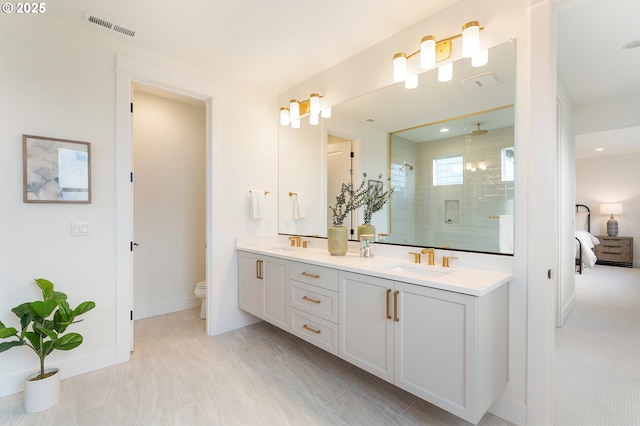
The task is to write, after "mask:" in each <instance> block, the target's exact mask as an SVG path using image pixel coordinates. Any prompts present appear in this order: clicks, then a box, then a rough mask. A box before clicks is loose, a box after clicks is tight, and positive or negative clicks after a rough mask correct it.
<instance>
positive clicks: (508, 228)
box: [498, 214, 513, 253]
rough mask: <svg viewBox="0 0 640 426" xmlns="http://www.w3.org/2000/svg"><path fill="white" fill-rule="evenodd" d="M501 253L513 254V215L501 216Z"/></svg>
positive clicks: (499, 243)
mask: <svg viewBox="0 0 640 426" xmlns="http://www.w3.org/2000/svg"><path fill="white" fill-rule="evenodd" d="M499 220H500V231H499V240H498V241H499V242H498V245H499V251H500V253H513V215H512V214H502V215H500V219H499Z"/></svg>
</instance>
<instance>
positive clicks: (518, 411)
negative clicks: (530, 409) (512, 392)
mask: <svg viewBox="0 0 640 426" xmlns="http://www.w3.org/2000/svg"><path fill="white" fill-rule="evenodd" d="M489 412H490V413H491V414H493V415H495V416H498V417H500V418H502V419H505V420H507V421H509V422H511V423H514V424H517V425H524V424H526V423H527V406H526V404H525V403H524V402H522V401H517V400H515V399H513V398H510V397H508V396H507V397H499V398H498V399H497V400H496V401H495V402H494V403H493V405H491V407H490V408H489Z"/></svg>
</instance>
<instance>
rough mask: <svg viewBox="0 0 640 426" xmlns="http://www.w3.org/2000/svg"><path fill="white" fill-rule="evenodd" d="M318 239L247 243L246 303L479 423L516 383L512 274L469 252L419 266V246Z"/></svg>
mask: <svg viewBox="0 0 640 426" xmlns="http://www.w3.org/2000/svg"><path fill="white" fill-rule="evenodd" d="M318 241H320V242H318ZM318 241H314V242H313V243H312V245H313V247H310V248H299V247H291V246H289V245H288V243H286V242H282V240H279V241H278V242H276V243H274V244H269V243H265V242H255V241H253V242H248V243H241V242H240V241H239V242H238V247H237V248H238V259H239V260H238V262H239V270H238V278H239V307H240V308H241V309H243V310H244V311H246V312H249V313H251V314H253V315H255V316H256V317H258V318H261V319H263V320H265V321H268V322H269V323H271V324H273V325H275V326H277V327H280V328H282V329H283V330H286V331H288V332H290V333H292V334H294V335H296V336H298V337H300V338H301V339H304V340H306V341H307V342H309V343H311V344H314V345H316V346H318V347H319V348H322V349H324V350H326V351H328V352H330V353H332V354H334V355H336V356H338V357H340V358H342V359H344V360H345V361H347V362H349V363H351V364H353V365H355V366H357V367H359V368H361V369H363V370H365V371H367V372H369V373H371V374H374V375H376V376H378V377H380V378H382V379H384V380H386V381H388V382H390V383H393V384H394V385H396V386H398V387H400V388H402V389H404V390H406V391H408V392H410V393H412V394H414V395H416V396H418V397H420V398H422V399H424V400H426V401H428V402H430V403H432V404H434V405H436V406H438V407H440V408H442V409H444V410H447V411H449V412H451V413H453V414H455V415H456V416H458V417H461V418H463V419H464V420H467V421H469V422H471V423H474V424H477V423H478V422H479V421H480V419H481V418H482V417H483V416H484V414H485V413H486V411H487V410H488V409H489V407H490V406H491V404H492V403H493V402H494V400H495V399H496V398H497V397H498V395H499V394H500V393H501V392H502V390H503V389H504V386H505V384H506V383H507V357H508V354H507V351H508V349H507V336H508V285H507V284H508V282H509V281H510V280H511V277H512V275H511V273H510V272H508V271H505V268H494V269H495V270H490V269H487V267H486V262H483V261H482V259H481V260H480V262H478V261H477V260H476V262H475V265H476V266H478V264H479V263H480V264H483V266H482V267H478V268H476V267H465V263H469V264H471V266H474V261H470V262H466V259H465V258H464V255H465V254H466V253H461V252H460V254H458V255H457V256H459V257H460V258H459V259H457V258H452V260H450V266H449V267H443V266H440V263H441V262H442V260H441V259H442V257H443V256H444V255H445V254H446V255H451V252H448V251H440V250H436V255H435V258H436V261H437V264H436V265H429V264H427V263H415V260H419V256H415V255H411V254H409V252H415V251H416V250H411V248H410V247H398V246H395V248H393V246H389V248H383V250H382V251H383V253H381V254H377V255H376V256H375V257H360V256H359V255H358V254H357V250H353V252H352V250H350V252H349V253H347V255H346V256H331V255H330V254H329V253H328V251H327V250H326V248H324V247H321V245H322V241H324V240H318ZM316 247H318V248H316ZM380 247H381V248H382V246H380ZM376 249H378V247H376ZM418 250H419V249H418ZM444 252H446V253H444ZM471 255H475V256H480V257H481V256H483V255H479V254H471ZM486 257H487V258H492V257H493V256H491V255H486ZM497 258H499V256H497ZM425 259H426V257H425ZM425 261H426V260H425ZM489 263H490V262H489Z"/></svg>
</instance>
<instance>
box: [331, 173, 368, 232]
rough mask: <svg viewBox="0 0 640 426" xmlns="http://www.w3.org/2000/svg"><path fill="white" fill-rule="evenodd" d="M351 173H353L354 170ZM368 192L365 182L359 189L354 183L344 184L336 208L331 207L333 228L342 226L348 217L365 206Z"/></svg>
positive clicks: (337, 198)
mask: <svg viewBox="0 0 640 426" xmlns="http://www.w3.org/2000/svg"><path fill="white" fill-rule="evenodd" d="M351 172H352V173H353V170H352V171H351ZM364 176H365V177H366V176H367V174H366V173H364ZM367 191H368V188H365V187H364V180H363V181H362V183H361V184H360V186H359V187H358V188H354V186H353V182H349V183H343V184H342V187H341V188H340V195H338V196H337V197H336V204H335V206H329V209H330V210H331V212H332V214H333V216H332V223H333V226H342V223H343V222H344V219H345V218H346V217H347V215H348V214H349V213H351V212H352V211H354V210H357V209H358V208H360V207H361V206H362V205H363V202H364V196H365V194H366V193H367Z"/></svg>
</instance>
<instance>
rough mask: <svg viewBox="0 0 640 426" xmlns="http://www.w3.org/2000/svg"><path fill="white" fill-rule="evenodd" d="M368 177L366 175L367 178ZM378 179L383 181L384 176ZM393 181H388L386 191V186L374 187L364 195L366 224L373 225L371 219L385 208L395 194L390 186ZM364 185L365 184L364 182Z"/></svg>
mask: <svg viewBox="0 0 640 426" xmlns="http://www.w3.org/2000/svg"><path fill="white" fill-rule="evenodd" d="M366 176H367V175H366V174H365V177H366ZM378 179H382V174H379V175H378ZM390 181H391V179H390V178H389V179H387V190H386V191H385V190H384V185H383V184H382V183H380V185H372V186H370V187H369V188H368V191H366V192H365V193H364V195H363V200H362V205H364V223H366V224H367V225H370V224H371V217H372V216H373V214H374V213H375V212H377V211H379V210H381V209H382V207H384V205H385V204H386V202H387V201H388V200H389V199H390V197H391V194H393V187H392V186H391V184H390ZM363 184H364V182H363Z"/></svg>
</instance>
